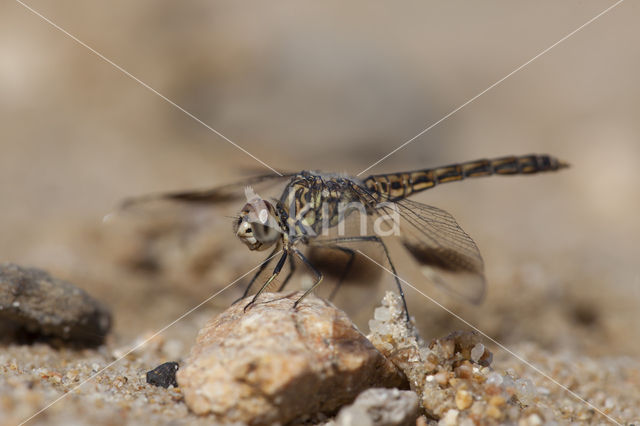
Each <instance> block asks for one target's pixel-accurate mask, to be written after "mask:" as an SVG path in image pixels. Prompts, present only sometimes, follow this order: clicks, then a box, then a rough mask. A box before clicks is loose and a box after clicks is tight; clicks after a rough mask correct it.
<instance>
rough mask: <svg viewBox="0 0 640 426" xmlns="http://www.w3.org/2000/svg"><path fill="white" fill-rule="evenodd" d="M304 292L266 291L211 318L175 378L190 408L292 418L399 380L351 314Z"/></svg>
mask: <svg viewBox="0 0 640 426" xmlns="http://www.w3.org/2000/svg"><path fill="white" fill-rule="evenodd" d="M301 294H302V293H299V292H298V293H293V294H284V293H265V294H264V295H262V296H260V299H259V301H258V303H257V304H256V305H254V306H252V307H251V308H250V309H248V310H247V311H246V312H244V307H245V305H246V304H247V303H248V302H249V300H251V299H250V298H247V299H244V300H242V301H240V302H239V303H236V304H235V305H233V306H232V307H230V308H229V309H227V310H226V311H225V312H223V313H222V314H220V315H218V316H217V317H214V318H212V319H211V320H210V321H209V322H208V323H207V324H206V325H205V326H204V328H202V329H201V330H200V332H199V333H198V338H197V342H196V345H195V346H194V347H193V348H192V349H191V355H190V356H189V358H188V359H187V361H186V362H185V365H184V366H183V368H181V369H180V371H178V374H177V379H178V384H179V385H180V387H181V389H182V391H183V393H184V397H185V401H186V403H187V405H188V406H189V408H190V409H191V410H193V411H194V412H195V413H198V414H212V415H213V417H214V418H215V420H217V421H224V422H234V421H237V422H243V423H248V424H274V423H281V424H283V423H287V422H289V421H292V420H294V419H296V418H300V417H302V416H305V415H311V414H313V413H318V412H324V413H332V412H335V411H337V410H338V409H339V408H340V407H342V406H343V405H345V404H348V403H350V402H352V401H353V400H354V399H355V398H356V396H357V395H358V394H360V392H362V391H363V390H365V389H368V388H371V387H402V386H406V385H407V383H406V379H405V377H404V375H403V374H402V373H400V372H399V370H398V369H397V368H396V367H395V366H394V365H393V364H392V363H391V362H389V361H388V360H387V359H386V358H385V357H384V356H383V355H382V354H381V353H380V352H378V351H377V350H376V349H375V348H374V347H373V345H372V344H371V342H369V341H368V340H367V339H366V338H365V337H364V336H363V335H362V334H361V333H360V332H359V331H358V330H357V328H356V327H355V326H354V325H353V324H352V323H351V321H350V320H349V319H348V318H347V316H346V314H345V313H344V312H342V311H340V310H338V309H336V308H335V307H334V306H333V305H331V304H330V303H328V302H325V301H324V300H322V299H319V298H317V297H316V296H314V295H309V296H308V297H306V298H305V299H304V301H303V302H302V303H301V304H300V305H299V306H298V308H297V309H296V310H294V309H293V303H294V302H295V301H296V300H297V299H298V298H299V297H300V295H301Z"/></svg>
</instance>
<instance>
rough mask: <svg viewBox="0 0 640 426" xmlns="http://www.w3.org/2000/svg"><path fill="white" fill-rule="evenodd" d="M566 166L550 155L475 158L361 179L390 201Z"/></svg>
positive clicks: (368, 187)
mask: <svg viewBox="0 0 640 426" xmlns="http://www.w3.org/2000/svg"><path fill="white" fill-rule="evenodd" d="M565 167H568V164H567V163H563V162H562V161H560V160H558V159H556V158H555V157H551V156H550V155H546V154H542V155H535V154H532V155H523V156H520V157H517V156H509V157H502V158H496V159H493V160H487V159H484V160H476V161H469V162H466V163H460V164H452V165H450V166H444V167H437V168H433V169H426V170H417V171H413V172H401V173H389V174H383V175H372V176H369V177H368V178H366V179H365V180H364V183H365V185H366V187H367V189H369V190H370V191H371V192H373V193H374V194H375V193H378V194H382V195H384V196H386V197H388V198H389V199H391V200H397V199H401V198H405V197H408V196H410V195H412V194H415V193H416V192H420V191H424V190H426V189H430V188H433V187H434V186H436V185H438V184H441V183H446V182H453V181H457V180H462V179H466V178H474V177H481V176H491V175H517V174H532V173H538V172H549V171H556V170H559V169H562V168H565Z"/></svg>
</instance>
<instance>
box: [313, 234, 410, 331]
mask: <svg viewBox="0 0 640 426" xmlns="http://www.w3.org/2000/svg"><path fill="white" fill-rule="evenodd" d="M359 241H371V242H375V243H376V244H380V245H381V246H382V249H383V250H384V254H385V256H386V258H387V262H389V266H390V267H391V272H392V273H393V278H394V279H395V280H396V285H397V286H398V293H400V298H401V299H402V306H403V307H404V313H405V316H406V320H407V322H409V321H411V319H410V317H409V308H408V307H407V300H406V299H405V297H404V290H403V289H402V284H401V283H400V278H399V277H398V273H397V272H396V267H395V266H394V265H393V262H392V261H391V256H390V255H389V250H388V249H387V245H386V244H385V243H384V241H382V239H381V238H380V237H378V236H376V235H365V236H361V237H342V238H336V239H333V240H327V241H326V243H329V244H331V243H349V242H359Z"/></svg>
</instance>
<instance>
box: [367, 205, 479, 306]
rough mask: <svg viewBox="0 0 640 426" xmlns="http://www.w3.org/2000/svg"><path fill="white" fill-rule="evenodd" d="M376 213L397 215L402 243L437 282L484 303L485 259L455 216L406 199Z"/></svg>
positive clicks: (379, 209)
mask: <svg viewBox="0 0 640 426" xmlns="http://www.w3.org/2000/svg"><path fill="white" fill-rule="evenodd" d="M376 212H377V214H378V215H380V214H384V215H385V216H386V217H392V218H393V217H394V214H395V215H397V217H398V222H399V227H400V229H399V231H400V232H399V238H400V240H401V242H402V244H403V245H404V247H405V248H406V249H407V250H408V252H409V253H410V254H411V256H412V257H413V258H414V259H415V260H416V261H417V262H418V263H419V264H420V265H422V272H423V273H424V274H425V275H427V276H428V277H429V278H430V279H431V280H432V281H433V282H434V283H436V284H438V285H440V286H442V287H444V288H445V289H446V290H447V291H449V292H451V293H453V294H456V295H458V296H461V297H463V298H465V299H467V300H469V301H471V302H473V303H480V302H481V301H482V299H483V298H484V293H485V287H486V282H485V278H484V262H483V260H482V256H481V255H480V251H479V250H478V247H477V246H476V243H475V242H474V241H473V239H472V238H471V237H470V236H469V235H468V234H467V233H466V232H465V231H464V230H463V229H462V228H461V227H460V225H458V223H457V222H456V220H455V219H454V218H453V216H451V215H450V214H449V213H447V212H446V211H444V210H441V209H438V208H436V207H432V206H428V205H426V204H421V203H418V202H416V201H411V200H406V199H404V200H399V201H395V202H394V203H388V204H383V205H382V206H379V207H378V208H377V209H376ZM387 221H388V222H389V221H391V222H392V221H393V219H391V220H387Z"/></svg>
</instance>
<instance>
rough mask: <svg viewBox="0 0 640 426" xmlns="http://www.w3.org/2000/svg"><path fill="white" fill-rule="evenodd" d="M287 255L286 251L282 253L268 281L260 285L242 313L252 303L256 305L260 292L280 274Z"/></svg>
mask: <svg viewBox="0 0 640 426" xmlns="http://www.w3.org/2000/svg"><path fill="white" fill-rule="evenodd" d="M288 254H289V253H287V251H286V250H285V251H284V252H283V253H282V256H281V257H280V260H278V263H277V265H276V267H275V268H273V272H272V273H271V276H270V277H269V279H268V280H267V281H266V282H265V283H264V284H262V287H260V290H258V292H257V293H256V295H255V296H253V299H251V302H249V303H247V305H246V306H245V307H244V311H245V312H246V311H247V309H249V308H250V307H251V306H252V305H253V304H254V303H256V300H257V299H258V296H260V295H261V294H262V292H263V291H264V290H265V289H266V288H267V287H269V284H271V282H272V281H273V280H274V279H275V278H276V277H277V276H278V274H279V273H280V271H281V270H282V267H283V266H284V262H285V261H286V260H287V255H288Z"/></svg>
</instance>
